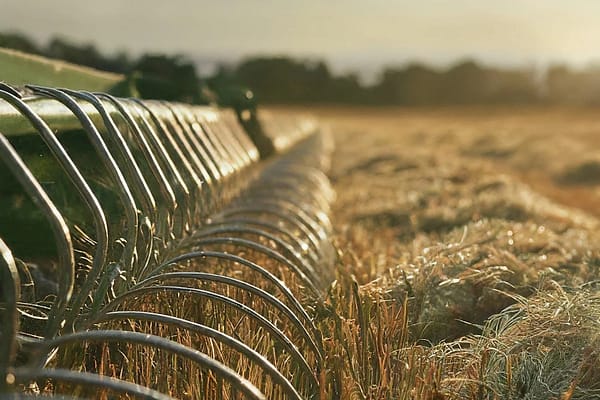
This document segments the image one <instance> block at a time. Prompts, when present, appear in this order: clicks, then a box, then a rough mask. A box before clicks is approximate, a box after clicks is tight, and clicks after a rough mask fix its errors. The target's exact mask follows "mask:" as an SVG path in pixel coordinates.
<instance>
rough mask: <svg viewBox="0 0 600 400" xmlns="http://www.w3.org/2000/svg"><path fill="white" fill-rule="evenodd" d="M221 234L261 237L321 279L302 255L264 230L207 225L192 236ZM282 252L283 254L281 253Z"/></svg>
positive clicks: (197, 237) (313, 275)
mask: <svg viewBox="0 0 600 400" xmlns="http://www.w3.org/2000/svg"><path fill="white" fill-rule="evenodd" d="M223 234H251V235H256V236H259V237H263V238H265V239H266V240H267V241H270V242H273V243H275V244H276V246H277V247H278V248H275V249H273V250H275V251H278V252H280V254H282V255H283V256H284V257H286V256H287V258H288V259H291V260H292V261H293V262H294V263H295V264H296V265H298V266H299V267H300V268H301V269H302V271H303V272H304V273H305V274H306V275H308V276H310V277H311V278H312V279H313V280H314V281H315V282H318V281H319V280H320V279H321V278H320V276H319V275H318V274H317V273H316V271H315V270H314V268H313V266H312V265H310V264H309V263H308V262H307V261H306V260H305V259H304V258H302V256H301V255H300V254H298V252H297V251H296V250H295V249H294V248H293V247H292V246H290V245H289V244H288V243H286V242H284V241H283V240H282V239H281V238H279V237H277V236H275V235H272V234H270V233H268V232H266V231H263V230H260V229H254V228H249V227H243V226H228V225H225V226H222V227H207V228H206V229H202V230H200V231H198V232H196V233H195V234H194V236H195V238H196V239H201V238H206V237H212V236H216V235H223ZM257 243H258V242H257ZM188 246H191V247H193V246H194V241H191V242H189V244H188ZM284 252H285V254H283V253H284Z"/></svg>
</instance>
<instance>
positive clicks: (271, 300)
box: [140, 271, 323, 361]
mask: <svg viewBox="0 0 600 400" xmlns="http://www.w3.org/2000/svg"><path fill="white" fill-rule="evenodd" d="M171 279H186V280H189V281H192V280H197V281H201V282H213V283H222V284H224V285H227V286H231V287H235V288H237V289H240V290H243V291H245V292H248V293H252V294H253V295H255V296H257V297H259V298H261V299H262V300H263V301H264V302H266V303H268V304H270V305H271V306H273V307H275V308H276V309H277V310H279V311H280V312H281V313H282V314H283V315H285V317H286V318H287V319H288V321H289V322H290V323H291V324H292V326H294V327H295V328H296V329H297V330H298V332H299V333H300V335H301V336H302V337H303V338H304V340H305V341H306V344H307V345H308V347H310V349H311V351H312V352H313V353H314V355H315V357H316V358H317V360H318V361H321V360H322V358H323V354H322V352H321V349H320V348H319V346H317V344H316V342H315V340H314V338H313V337H312V336H311V334H310V333H309V332H308V330H307V329H306V327H305V326H304V324H303V323H302V322H301V321H300V319H299V318H298V316H297V315H296V314H295V313H294V312H293V311H292V310H291V309H290V308H289V307H288V306H287V305H286V304H285V303H283V302H282V301H281V300H279V299H278V298H277V297H275V296H273V295H272V294H270V293H268V292H267V291H265V290H263V289H261V288H259V287H257V286H254V285H252V284H250V283H247V282H244V281H241V280H239V279H235V278H231V277H229V276H225V275H220V274H213V273H208V272H189V271H188V272H167V273H164V274H161V275H158V276H154V277H152V278H150V279H147V280H146V281H145V282H144V284H143V285H140V286H141V287H150V286H148V285H149V284H151V283H153V282H164V281H168V280H171ZM185 287H187V286H185ZM265 318H266V316H265Z"/></svg>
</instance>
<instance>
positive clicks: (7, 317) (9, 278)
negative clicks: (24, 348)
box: [0, 239, 21, 393]
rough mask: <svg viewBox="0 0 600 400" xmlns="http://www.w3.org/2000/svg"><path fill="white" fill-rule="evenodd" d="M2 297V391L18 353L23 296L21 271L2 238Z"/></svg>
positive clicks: (0, 242)
mask: <svg viewBox="0 0 600 400" xmlns="http://www.w3.org/2000/svg"><path fill="white" fill-rule="evenodd" d="M0 289H1V292H0V295H1V297H0V299H1V300H2V303H3V308H4V310H3V311H2V317H3V318H2V319H1V320H0V323H1V324H2V325H1V326H0V334H1V335H0V337H1V338H2V340H0V393H2V392H4V391H6V389H7V387H8V386H9V382H8V381H7V379H6V378H7V374H8V372H9V369H10V368H11V367H12V366H13V365H14V362H15V359H16V355H17V341H16V338H17V332H19V311H18V309H17V302H18V301H19V299H20V298H21V283H20V280H19V271H17V266H16V265H15V260H14V258H13V256H12V253H11V251H10V249H9V248H8V246H6V244H5V243H4V242H3V241H2V239H0Z"/></svg>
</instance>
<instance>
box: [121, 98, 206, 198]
mask: <svg viewBox="0 0 600 400" xmlns="http://www.w3.org/2000/svg"><path fill="white" fill-rule="evenodd" d="M132 100H133V101H135V102H137V103H138V104H139V105H140V107H143V108H144V109H145V110H146V111H148V113H150V115H151V116H152V118H153V120H154V122H155V123H156V124H160V126H161V127H162V129H163V130H164V131H166V132H170V133H171V135H170V136H169V140H171V141H172V142H173V146H174V147H175V146H177V147H178V148H179V149H180V151H181V153H182V154H183V155H184V156H185V157H189V159H188V162H189V163H190V164H191V166H192V167H194V168H195V171H196V174H197V176H198V178H199V179H200V180H201V181H204V183H205V184H206V185H209V186H210V185H212V184H213V183H214V181H215V180H216V179H217V178H218V177H217V176H214V175H213V173H212V171H211V166H209V165H208V163H209V162H210V160H208V159H201V158H200V157H199V155H198V153H197V149H196V148H194V147H193V146H192V144H191V143H190V141H189V140H188V138H187V136H186V134H185V133H184V128H183V127H182V126H181V125H180V123H179V121H178V120H177V119H176V118H175V116H174V115H173V112H172V111H171V110H170V109H169V108H168V107H166V106H165V104H164V103H163V102H160V101H142V100H139V99H132ZM183 150H185V151H183ZM190 160H191V161H190ZM212 168H216V166H213V167H212Z"/></svg>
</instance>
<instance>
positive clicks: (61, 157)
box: [0, 91, 108, 334]
mask: <svg viewBox="0 0 600 400" xmlns="http://www.w3.org/2000/svg"><path fill="white" fill-rule="evenodd" d="M0 98H2V99H4V100H6V101H7V102H8V103H9V104H10V105H11V106H12V107H14V108H15V109H16V110H17V111H19V113H21V114H22V115H23V116H24V117H25V118H26V119H27V120H28V121H29V122H30V123H31V124H32V125H33V127H34V128H35V129H36V130H37V131H38V133H39V134H40V136H41V137H42V139H43V140H44V142H45V143H46V145H47V146H48V147H49V148H50V150H51V151H52V153H53V154H54V156H55V158H56V160H57V161H58V162H59V164H60V165H61V167H62V169H63V170H64V171H65V172H66V173H67V175H68V177H69V178H70V180H71V182H72V183H73V185H74V186H75V187H76V189H77V191H78V193H79V195H80V196H81V198H82V200H83V202H84V203H85V204H86V206H87V207H88V209H89V210H90V212H91V214H92V218H93V220H94V226H95V229H96V241H97V244H96V251H95V252H94V259H93V263H92V268H91V270H90V272H89V273H88V276H87V277H86V279H85V282H84V283H83V285H82V287H81V290H80V291H78V293H77V295H76V296H75V299H74V300H73V301H72V303H71V304H70V307H69V308H70V309H69V310H68V311H67V312H66V314H65V321H66V323H67V325H68V326H70V324H71V323H72V322H73V320H74V319H75V317H76V315H77V314H78V313H79V310H80V308H81V307H82V305H83V303H84V301H85V299H86V298H87V296H88V295H89V293H90V292H91V290H92V287H93V284H94V282H95V280H96V279H97V278H98V276H99V275H100V273H101V272H102V270H103V268H104V266H105V265H106V259H107V254H108V226H107V224H106V217H105V216H104V211H103V210H102V208H101V207H100V203H99V202H98V199H97V198H96V196H95V195H94V193H93V192H92V190H91V189H90V187H89V185H88V184H87V182H86V181H85V179H83V176H82V175H81V173H80V172H79V170H78V169H77V167H76V166H75V164H74V163H73V160H71V158H70V157H69V155H68V154H67V152H66V151H65V149H64V147H63V146H62V145H61V143H60V142H59V141H58V139H57V138H56V136H55V135H54V133H53V132H52V130H51V129H50V128H49V127H48V125H46V123H45V122H44V121H43V120H42V119H41V118H40V117H39V116H38V115H37V114H35V113H34V112H33V111H32V110H31V108H30V107H29V106H28V105H27V104H25V103H24V102H23V101H22V100H21V99H18V98H16V97H14V96H13V95H11V94H10V93H7V92H3V91H0ZM61 307H62V305H61ZM49 328H50V329H51V330H55V329H58V327H57V326H53V325H52V324H49ZM49 333H50V332H49ZM51 334H53V333H51Z"/></svg>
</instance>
